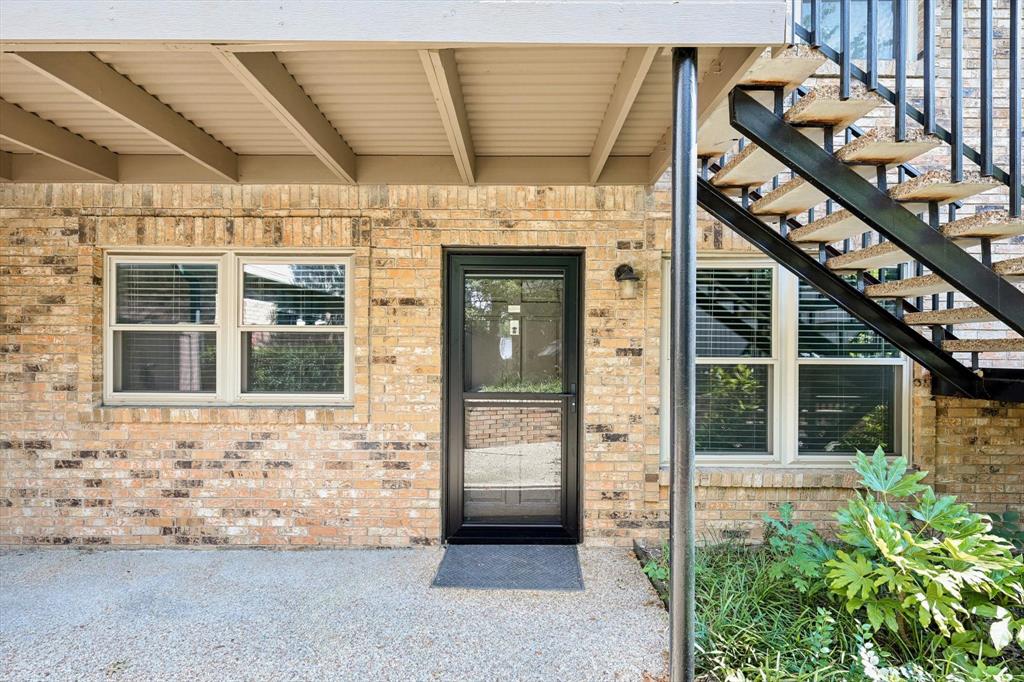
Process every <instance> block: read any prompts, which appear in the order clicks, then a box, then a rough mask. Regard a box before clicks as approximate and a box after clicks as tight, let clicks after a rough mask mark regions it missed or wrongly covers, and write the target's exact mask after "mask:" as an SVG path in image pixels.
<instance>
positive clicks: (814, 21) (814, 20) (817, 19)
mask: <svg viewBox="0 0 1024 682" xmlns="http://www.w3.org/2000/svg"><path fill="white" fill-rule="evenodd" d="M820 4H821V3H819V2H818V0H811V45H812V46H813V47H818V46H819V45H821V37H822V36H821V31H820V26H821V7H819V5H820Z"/></svg>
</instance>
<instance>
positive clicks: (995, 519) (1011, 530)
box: [989, 509, 1024, 554]
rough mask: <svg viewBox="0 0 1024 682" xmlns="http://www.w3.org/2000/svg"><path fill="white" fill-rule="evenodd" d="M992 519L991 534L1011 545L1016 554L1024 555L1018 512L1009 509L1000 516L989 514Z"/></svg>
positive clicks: (1022, 535)
mask: <svg viewBox="0 0 1024 682" xmlns="http://www.w3.org/2000/svg"><path fill="white" fill-rule="evenodd" d="M989 517H990V518H991V519H992V534H993V535H998V536H999V537H1001V538H1003V539H1004V540H1006V541H1008V542H1009V543H1010V544H1011V545H1013V547H1014V549H1015V550H1016V552H1017V553H1018V554H1022V553H1024V525H1022V524H1021V519H1020V512H1019V511H1017V510H1015V509H1011V510H1010V511H1006V512H1003V513H1002V514H989Z"/></svg>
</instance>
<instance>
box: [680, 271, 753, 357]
mask: <svg viewBox="0 0 1024 682" xmlns="http://www.w3.org/2000/svg"><path fill="white" fill-rule="evenodd" d="M771 354H772V271H771V269H769V268H762V269H758V270H717V269H716V270H712V269H702V270H698V271H697V355H699V356H701V357H720V358H722V357H754V358H760V357H768V356H771Z"/></svg>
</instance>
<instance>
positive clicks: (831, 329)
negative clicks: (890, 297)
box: [798, 281, 899, 358]
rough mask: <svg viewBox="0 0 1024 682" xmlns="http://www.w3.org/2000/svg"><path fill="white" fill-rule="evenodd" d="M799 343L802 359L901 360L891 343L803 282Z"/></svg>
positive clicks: (801, 283)
mask: <svg viewBox="0 0 1024 682" xmlns="http://www.w3.org/2000/svg"><path fill="white" fill-rule="evenodd" d="M889 307H890V308H891V304H890V306H889ZM798 343H799V352H800V357H802V358H895V357H899V350H897V349H896V348H895V347H894V346H892V345H891V344H890V343H889V342H887V341H886V340H885V339H883V338H882V337H881V336H879V335H878V334H877V333H876V332H874V331H873V330H871V329H869V328H868V327H866V326H865V325H864V324H863V323H862V322H860V321H859V320H858V319H856V318H855V317H853V316H852V315H850V314H849V313H847V312H846V311H845V310H843V309H842V308H840V307H839V306H837V305H836V304H835V303H833V302H832V301H831V300H829V299H828V298H827V297H826V296H824V295H823V294H821V293H819V292H818V291H817V290H816V289H814V288H813V287H811V286H810V285H809V284H806V283H805V282H803V281H801V282H800V303H799V330H798Z"/></svg>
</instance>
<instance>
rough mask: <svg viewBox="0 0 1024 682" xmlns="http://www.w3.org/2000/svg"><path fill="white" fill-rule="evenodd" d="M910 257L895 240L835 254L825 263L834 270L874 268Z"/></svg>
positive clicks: (900, 261)
mask: <svg viewBox="0 0 1024 682" xmlns="http://www.w3.org/2000/svg"><path fill="white" fill-rule="evenodd" d="M833 215H834V214H833ZM908 258H909V256H907V254H906V253H904V252H903V249H901V248H900V247H898V246H896V244H894V243H893V242H882V243H881V244H874V245H872V246H869V247H867V248H866V249H857V250H855V251H850V252H849V253H844V254H842V255H841V256H833V257H832V258H829V259H828V260H826V261H825V265H827V266H828V267H829V268H831V269H832V270H872V269H874V268H884V267H888V266H890V265H896V264H897V263H902V262H903V261H906V260H908Z"/></svg>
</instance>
